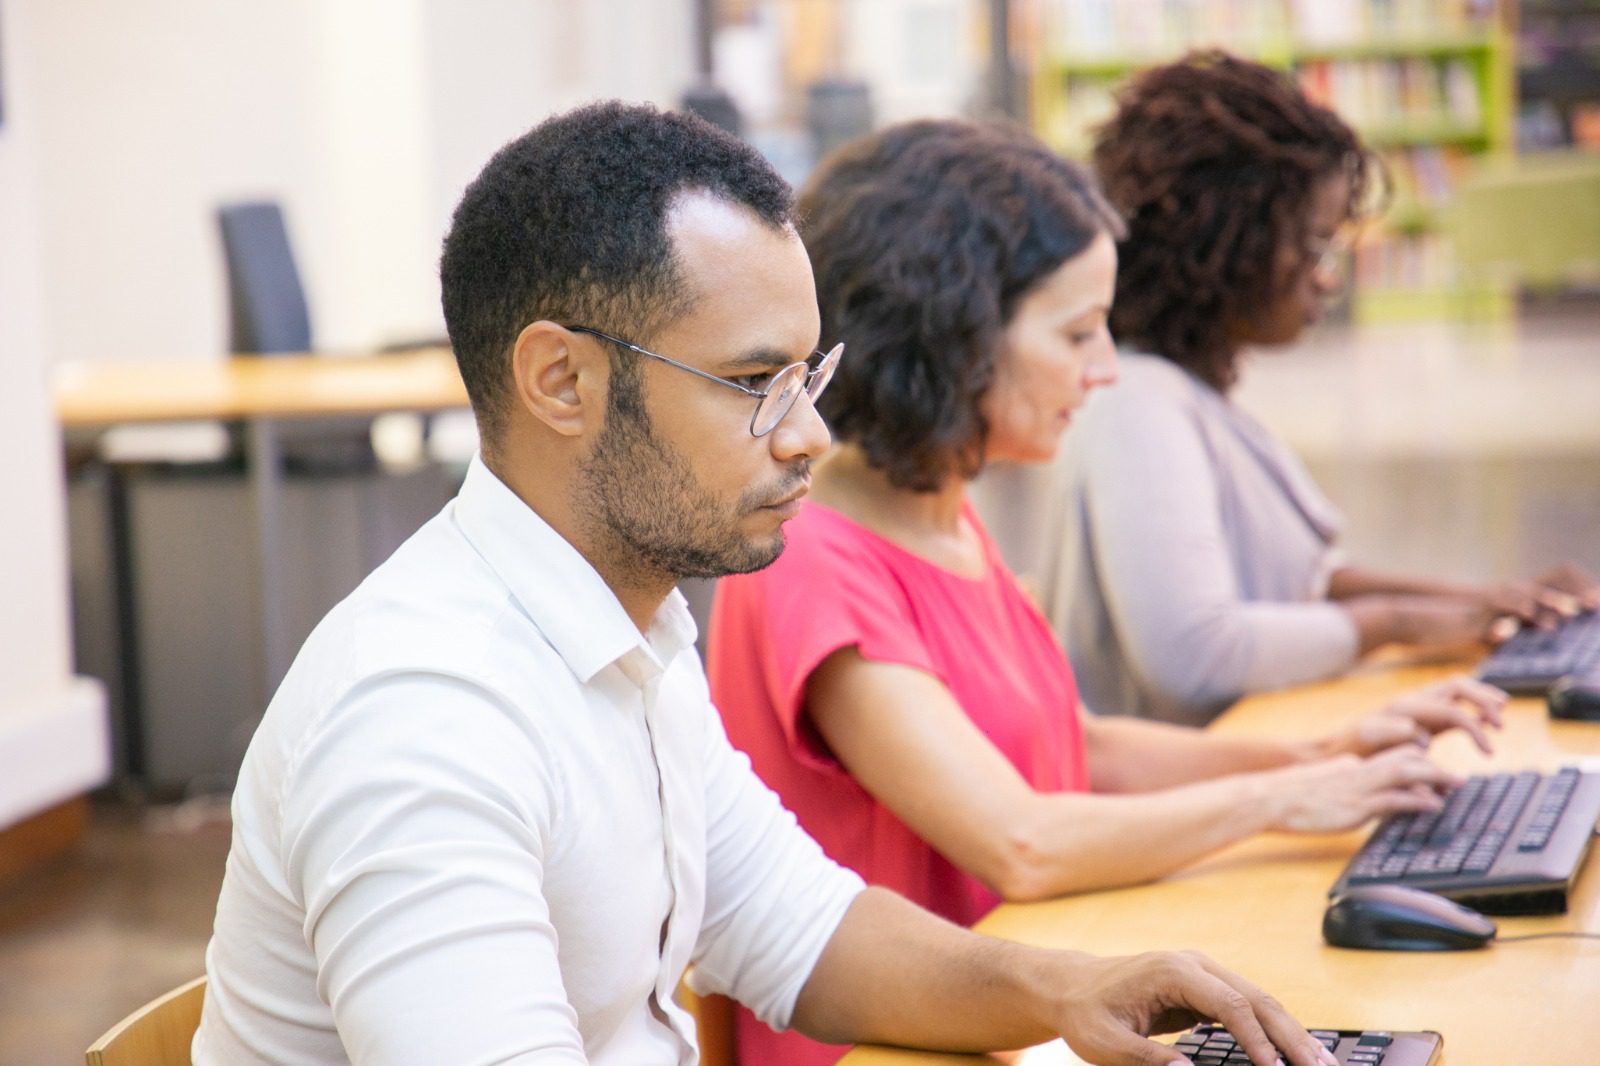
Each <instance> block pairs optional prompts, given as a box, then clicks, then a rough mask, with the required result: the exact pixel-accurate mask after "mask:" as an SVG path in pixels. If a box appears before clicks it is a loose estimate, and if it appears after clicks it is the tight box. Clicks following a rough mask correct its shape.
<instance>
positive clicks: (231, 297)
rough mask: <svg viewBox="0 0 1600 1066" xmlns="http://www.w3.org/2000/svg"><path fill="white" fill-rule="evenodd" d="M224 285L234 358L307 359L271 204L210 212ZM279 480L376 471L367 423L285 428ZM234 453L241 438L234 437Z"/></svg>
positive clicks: (299, 300)
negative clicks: (287, 355) (298, 355)
mask: <svg viewBox="0 0 1600 1066" xmlns="http://www.w3.org/2000/svg"><path fill="white" fill-rule="evenodd" d="M217 226H218V229H219V230H220V232H221V234H222V254H223V259H224V261H225V263H226V265H227V277H228V323H229V324H228V333H229V343H230V347H231V350H232V351H233V353H234V354H235V355H271V354H273V353H281V352H309V351H311V314H310V312H309V310H308V309H307V307H306V295H305V289H304V287H303V286H302V285H301V284H300V271H299V270H298V269H297V268H296V266H295V261H294V252H293V250H292V249H291V248H290V246H289V231H288V227H287V226H286V225H285V224H284V218H283V209H282V207H280V206H279V205H278V204H277V203H275V202H273V201H253V202H244V203H232V204H223V205H222V206H221V207H219V208H217ZM279 437H280V439H281V441H282V450H283V465H284V470H285V472H286V473H290V474H299V475H311V476H316V475H345V474H352V473H365V472H368V471H371V470H374V469H376V467H377V456H376V454H375V453H374V452H373V450H372V420H371V419H367V418H361V419H351V420H349V421H348V422H339V423H336V424H330V423H329V422H328V421H326V420H321V421H319V422H317V423H313V424H308V425H294V424H285V425H283V426H281V427H280V428H279ZM233 440H234V449H233V451H234V453H235V454H241V453H242V451H243V448H242V433H241V432H240V431H238V430H237V429H235V430H234V434H233Z"/></svg>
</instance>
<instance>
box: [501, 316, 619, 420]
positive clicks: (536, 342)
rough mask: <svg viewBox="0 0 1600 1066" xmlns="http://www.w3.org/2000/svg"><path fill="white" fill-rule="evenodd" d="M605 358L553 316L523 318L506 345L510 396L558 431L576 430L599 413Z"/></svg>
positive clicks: (607, 363)
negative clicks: (512, 340)
mask: <svg viewBox="0 0 1600 1066" xmlns="http://www.w3.org/2000/svg"><path fill="white" fill-rule="evenodd" d="M610 366H611V364H610V361H609V360H608V359H607V358H606V354H605V352H604V351H603V350H602V349H601V347H600V345H599V344H585V343H583V342H582V341H581V340H580V339H579V338H578V337H577V336H576V335H575V334H573V333H572V332H570V331H569V330H567V329H565V328H564V327H562V326H558V325H557V324H556V323H554V322H550V321H547V320H543V319H541V320H540V321H538V322H532V323H529V324H528V325H527V326H525V327H524V328H523V330H522V332H521V333H519V334H518V335H517V343H516V346H515V347H513V348H512V350H511V376H512V381H513V384H514V385H515V393H516V402H517V404H518V405H519V406H521V407H522V408H524V409H525V410H527V411H528V413H529V414H531V415H533V417H534V418H537V419H538V420H539V421H540V422H542V423H544V424H545V425H546V426H549V427H550V428H551V429H553V430H555V431H556V432H557V433H559V434H561V435H562V436H564V437H577V436H581V435H582V434H583V432H584V430H585V428H587V427H588V425H589V423H590V422H591V421H592V420H595V419H598V418H600V417H601V415H602V411H603V408H604V406H605V404H604V398H605V387H606V382H607V379H608V377H609V372H610Z"/></svg>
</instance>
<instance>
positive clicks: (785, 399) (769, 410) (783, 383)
mask: <svg viewBox="0 0 1600 1066" xmlns="http://www.w3.org/2000/svg"><path fill="white" fill-rule="evenodd" d="M566 328H567V329H570V330H571V331H572V332H574V333H587V334H589V335H590V336H591V337H599V338H600V339H601V340H604V341H610V342H611V343H612V344H615V345H617V346H618V347H619V348H626V349H628V351H630V352H637V353H638V354H639V355H644V356H648V357H650V358H651V359H658V360H660V361H661V362H663V363H666V364H667V365H668V366H675V367H677V368H678V369H679V370H687V371H688V372H689V373H691V374H693V375H695V376H696V377H701V378H705V379H706V380H707V381H715V382H716V383H717V384H718V385H726V386H727V387H728V388H730V389H738V390H739V391H740V392H742V393H744V394H745V395H746V396H753V397H755V398H756V401H757V402H756V411H755V414H754V415H752V416H751V418H750V435H751V436H752V437H765V436H766V435H767V434H768V433H771V432H772V431H773V430H774V429H776V428H777V425H778V423H779V422H782V421H783V417H784V416H785V415H787V414H788V413H789V411H790V410H791V409H792V408H793V407H794V403H795V401H796V400H798V399H799V398H800V394H801V393H802V392H804V393H805V394H806V395H808V396H810V397H811V401H812V402H813V403H815V402H816V400H817V397H819V396H821V395H822V390H823V389H825V388H827V387H828V382H829V381H830V380H832V378H833V370H834V367H836V366H838V365H839V356H840V355H842V354H843V353H844V342H843V341H840V342H839V343H838V344H835V345H834V346H833V347H832V348H830V349H829V350H828V351H827V352H826V353H824V352H813V353H811V358H810V359H807V360H806V361H805V362H803V363H790V364H789V365H788V366H786V367H784V368H783V369H781V370H779V371H778V372H777V373H775V374H773V375H772V380H770V381H768V382H767V387H766V388H764V389H752V388H749V387H748V386H745V385H741V384H739V383H738V382H737V381H729V380H728V379H727V378H719V377H717V375H715V374H709V373H707V372H706V371H704V370H701V369H699V368H698V367H692V366H690V365H689V364H687V363H680V362H678V361H677V360H676V359H668V358H667V357H666V356H664V355H661V354H659V353H657V352H652V351H650V350H649V349H648V348H641V347H639V346H638V345H637V344H630V343H629V342H628V341H625V340H623V339H622V338H620V337H613V336H612V335H611V334H609V333H602V332H600V331H599V330H597V329H590V328H589V327H588V326H568V327H566Z"/></svg>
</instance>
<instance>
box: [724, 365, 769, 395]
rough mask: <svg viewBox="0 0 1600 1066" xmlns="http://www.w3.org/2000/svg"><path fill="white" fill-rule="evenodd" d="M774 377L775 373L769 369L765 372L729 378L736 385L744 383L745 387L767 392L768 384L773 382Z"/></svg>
mask: <svg viewBox="0 0 1600 1066" xmlns="http://www.w3.org/2000/svg"><path fill="white" fill-rule="evenodd" d="M772 378H773V373H772V371H770V370H769V371H767V372H766V373H764V374H743V375H740V376H739V377H736V378H730V379H729V380H730V381H732V382H733V383H734V384H735V385H743V386H744V387H745V388H747V389H754V390H755V391H756V392H765V391H766V389H767V386H768V385H770V384H772Z"/></svg>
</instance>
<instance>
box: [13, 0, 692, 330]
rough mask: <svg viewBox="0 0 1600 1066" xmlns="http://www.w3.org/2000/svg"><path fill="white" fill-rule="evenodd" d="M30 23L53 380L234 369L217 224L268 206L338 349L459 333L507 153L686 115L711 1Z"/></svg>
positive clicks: (120, 5) (54, 15) (286, 10)
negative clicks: (148, 370)
mask: <svg viewBox="0 0 1600 1066" xmlns="http://www.w3.org/2000/svg"><path fill="white" fill-rule="evenodd" d="M13 8H26V9H27V19H26V20H25V25H19V27H17V28H15V29H13V28H10V27H9V26H8V33H9V34H10V35H11V36H13V37H22V36H23V34H24V33H25V34H26V39H25V40H20V41H17V42H16V45H17V47H19V48H20V47H23V46H24V45H25V46H26V47H27V49H28V50H29V52H30V54H32V55H34V56H36V57H38V59H39V60H41V62H38V63H36V68H37V75H36V80H37V84H36V86H35V88H34V90H33V91H34V96H35V99H34V100H33V101H32V106H33V107H34V108H35V110H36V113H37V122H38V127H39V129H40V131H41V136H40V143H39V147H38V167H37V171H38V178H39V180H38V183H37V185H36V194H37V195H36V203H37V207H38V219H39V223H38V225H39V235H40V236H39V239H40V246H41V247H42V248H43V249H44V262H43V274H42V280H43V289H44V292H45V294H46V296H45V305H44V325H43V334H44V337H45V344H46V347H47V351H48V352H49V355H50V358H51V359H52V361H58V360H64V359H137V358H151V357H169V358H184V359H205V358H214V357H216V356H217V355H219V354H220V353H221V352H222V351H223V350H224V348H225V346H226V341H227V332H226V330H227V322H226V302H225V292H224V289H223V280H222V272H221V253H220V250H219V248H218V244H217V238H216V235H215V224H214V222H213V220H212V212H213V210H214V208H215V206H216V205H217V204H218V203H220V202H222V201H225V200H229V199H239V198H246V197H255V196H267V197H273V198H276V199H279V200H281V201H282V202H283V203H284V206H285V211H286V214H287V217H288V223H289V228H290V238H291V240H292V241H293V243H294V247H295V252H296V257H297V259H298V261H299V266H300V271H301V274H302V276H303V278H304V280H305V283H306V287H307V292H308V299H309V302H310V304H311V313H312V326H313V331H314V335H315V337H316V342H317V345H318V347H320V348H324V349H330V350H332V349H341V348H362V347H370V346H372V345H375V344H381V343H383V342H384V341H386V340H393V339H396V338H409V337H416V336H425V335H429V334H437V333H439V332H440V331H441V330H442V323H441V319H440V315H439V311H438V284H437V259H438V244H439V240H440V238H441V237H442V235H443V232H444V229H445V226H446V224H447V222H448V217H449V211H450V209H451V208H452V207H454V204H455V199H456V198H457V197H458V196H459V194H460V190H461V188H462V187H463V186H464V185H465V183H466V182H467V181H468V180H470V178H471V177H472V176H473V175H474V174H475V173H476V172H477V170H478V168H479V167H481V166H482V165H483V163H484V162H485V161H487V159H488V157H489V155H490V154H491V153H492V151H493V150H494V149H495V148H497V147H499V145H500V144H502V143H504V142H505V141H506V140H508V139H510V138H511V137H513V136H515V135H516V134H518V133H520V132H522V131H524V130H526V129H527V128H528V127H530V126H532V125H533V124H534V123H535V122H537V121H538V120H540V119H541V118H544V117H545V116H547V115H549V114H551V113H553V112H555V111H558V110H561V109H563V108H566V107H569V106H572V105H573V104H576V103H579V102H581V101H583V100H587V99H592V98H594V97H598V96H623V97H628V98H632V99H644V100H654V101H656V102H659V103H671V102H672V101H673V100H675V99H676V97H677V96H678V94H679V93H680V92H681V90H682V88H683V86H684V85H685V84H687V82H688V80H689V76H690V72H691V70H692V56H693V51H692V37H691V30H692V3H691V0H456V2H453V3H452V2H447V0H276V2H268V0H255V2H237V3H224V4H218V3H214V2H212V0H141V2H140V3H136V4H129V3H124V2H118V0H8V2H7V3H6V4H5V7H4V11H5V13H6V14H7V15H8V16H9V15H10V13H11V9H13ZM13 21H15V22H18V23H24V20H23V19H20V18H8V23H9V22H13Z"/></svg>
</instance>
